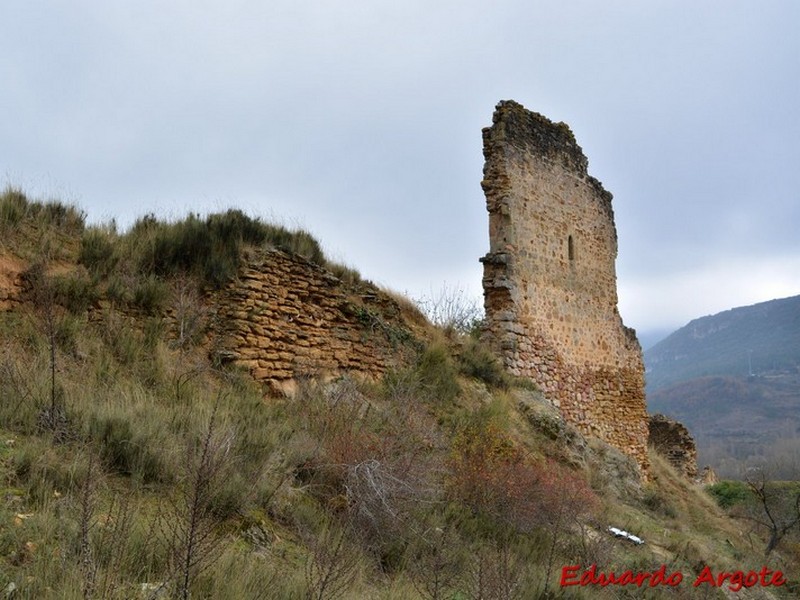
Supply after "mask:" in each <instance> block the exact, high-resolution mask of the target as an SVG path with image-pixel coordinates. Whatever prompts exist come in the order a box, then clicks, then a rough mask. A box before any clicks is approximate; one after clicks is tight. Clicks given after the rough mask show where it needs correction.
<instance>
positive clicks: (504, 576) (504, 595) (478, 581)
mask: <svg viewBox="0 0 800 600" xmlns="http://www.w3.org/2000/svg"><path fill="white" fill-rule="evenodd" d="M526 575H527V573H526V569H525V564H524V563H523V561H522V560H521V559H520V558H519V557H518V556H517V555H516V554H515V553H514V552H513V550H512V548H511V547H510V545H509V544H508V543H507V541H505V540H503V541H496V542H495V544H493V545H491V546H482V547H480V548H479V549H478V550H477V551H476V552H475V554H474V555H473V557H472V560H471V561H470V563H469V565H468V567H467V569H466V573H465V576H464V587H465V590H466V592H467V594H468V597H469V598H471V599H473V600H518V599H520V598H523V597H524V595H525V592H526V588H525V586H524V580H525V577H526Z"/></svg>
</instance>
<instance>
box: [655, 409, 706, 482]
mask: <svg viewBox="0 0 800 600" xmlns="http://www.w3.org/2000/svg"><path fill="white" fill-rule="evenodd" d="M650 445H651V446H653V447H654V448H655V449H656V451H657V452H658V453H659V454H661V455H662V456H664V457H666V459H667V460H668V461H669V462H670V464H671V465H672V466H673V467H675V469H676V470H677V471H678V472H679V473H683V474H684V475H686V477H687V478H688V479H691V480H694V479H696V478H697V447H696V445H695V443H694V438H693V437H692V436H691V434H690V433H689V430H688V429H686V426H684V425H683V423H679V422H678V421H673V420H672V419H669V418H667V417H665V416H664V415H653V416H651V417H650ZM706 468H708V467H706ZM705 473H706V472H705V471H704V476H705ZM711 475H713V471H711ZM711 475H708V477H711Z"/></svg>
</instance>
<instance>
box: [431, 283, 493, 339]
mask: <svg viewBox="0 0 800 600" xmlns="http://www.w3.org/2000/svg"><path fill="white" fill-rule="evenodd" d="M416 303H417V306H419V308H420V310H421V311H422V312H423V313H424V314H425V316H426V317H428V320H429V321H430V322H431V323H433V324H434V325H436V326H437V327H441V328H442V329H444V330H446V331H453V332H455V333H459V334H468V333H470V332H472V331H473V330H474V329H475V328H476V327H478V326H479V325H480V323H481V321H482V319H483V308H482V307H481V306H480V304H479V302H478V301H477V300H476V299H475V298H474V297H472V296H470V295H469V294H468V293H467V291H466V290H465V289H464V288H463V287H461V286H458V285H456V286H449V285H448V284H447V283H446V282H445V283H444V285H442V288H441V289H440V290H439V291H438V292H433V291H431V294H430V295H429V296H425V297H422V298H419V299H417V300H416Z"/></svg>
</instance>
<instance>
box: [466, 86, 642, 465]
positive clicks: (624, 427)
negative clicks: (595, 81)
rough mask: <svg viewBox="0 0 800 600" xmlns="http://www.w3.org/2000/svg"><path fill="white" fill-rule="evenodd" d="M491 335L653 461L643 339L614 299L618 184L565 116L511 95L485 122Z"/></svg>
mask: <svg viewBox="0 0 800 600" xmlns="http://www.w3.org/2000/svg"><path fill="white" fill-rule="evenodd" d="M483 152H484V157H485V165H484V177H483V181H482V182H481V184H482V187H483V190H484V193H485V195H486V207H487V209H488V211H489V244H490V248H489V253H488V254H487V255H486V256H485V257H483V258H482V259H481V262H482V263H483V265H484V277H483V287H484V304H485V309H486V319H487V327H486V332H485V336H486V339H487V341H488V342H489V343H490V345H492V347H494V348H495V350H496V351H497V352H498V353H499V354H500V356H502V358H503V361H504V363H505V365H506V368H507V369H508V370H509V371H510V372H511V373H513V374H515V375H518V376H522V377H527V378H530V379H532V380H533V381H534V382H536V383H537V384H538V385H539V386H540V387H541V389H542V390H543V391H544V392H545V394H546V395H547V397H548V398H549V399H550V400H551V401H552V402H553V403H554V404H555V405H556V406H557V407H558V408H559V409H560V410H561V413H562V414H563V416H564V418H565V419H566V420H567V421H568V422H570V423H572V424H574V425H575V426H577V427H578V429H579V430H580V431H581V432H582V433H584V434H586V435H593V436H595V437H598V438H600V439H602V440H604V441H606V442H608V443H609V444H611V445H612V446H614V447H616V448H618V449H620V450H621V451H622V452H624V453H626V454H628V455H629V456H631V457H633V458H634V459H635V460H636V462H637V463H638V464H639V466H640V468H641V469H642V470H643V471H644V472H646V470H647V466H648V459H647V435H648V429H647V414H646V410H645V395H644V366H643V362H642V353H641V347H640V346H639V343H638V341H637V339H636V335H635V333H634V332H633V330H631V329H628V328H626V327H625V326H624V325H623V323H622V319H621V318H620V315H619V312H618V310H617V288H616V270H615V260H616V256H617V235H616V228H615V225H614V214H613V210H612V207H611V194H610V193H609V192H607V191H605V190H604V189H603V187H602V185H601V184H600V182H599V181H597V180H596V179H595V178H593V177H591V176H589V174H588V172H587V165H588V161H587V159H586V157H585V156H584V154H583V151H582V150H581V148H580V146H578V144H577V143H576V141H575V138H574V136H573V135H572V132H571V131H570V130H569V128H568V127H567V126H566V125H565V124H563V123H553V122H551V121H550V120H548V119H547V118H545V117H543V116H541V115H539V114H537V113H534V112H531V111H528V110H526V109H525V108H524V107H522V106H521V105H520V104H517V103H516V102H513V101H503V102H500V103H499V104H498V105H497V108H496V110H495V113H494V117H493V123H492V126H491V127H488V128H486V129H484V130H483Z"/></svg>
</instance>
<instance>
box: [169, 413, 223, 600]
mask: <svg viewBox="0 0 800 600" xmlns="http://www.w3.org/2000/svg"><path fill="white" fill-rule="evenodd" d="M219 402H220V398H219V397H217V399H216V401H215V403H214V407H213V409H212V412H211V415H210V417H209V419H208V424H207V426H206V428H205V431H204V433H203V436H202V438H201V439H200V440H197V442H195V443H189V444H188V446H187V453H186V460H185V463H184V473H183V477H182V478H181V481H180V484H179V491H178V493H177V495H176V496H175V497H173V498H171V499H170V500H169V504H170V510H167V511H166V512H165V513H164V514H163V515H162V519H161V533H162V537H163V538H164V539H165V541H166V543H167V545H168V547H169V550H170V557H171V565H170V566H171V578H173V579H174V581H175V584H174V585H175V591H176V594H177V596H178V597H179V598H182V599H183V600H187V599H188V598H189V589H190V587H191V584H192V582H193V581H194V579H195V578H196V577H197V575H199V574H200V573H201V572H202V571H203V570H205V569H206V568H208V567H209V566H210V565H211V564H213V562H214V561H215V560H216V559H217V558H218V557H219V554H220V551H221V542H222V539H223V538H222V536H221V534H220V532H219V524H218V521H217V519H216V517H215V515H214V511H213V507H214V499H215V497H216V495H217V493H218V492H219V489H220V487H221V485H222V483H223V481H224V479H225V476H226V474H227V470H228V466H229V462H230V460H231V456H230V453H231V447H232V444H233V436H232V434H229V433H225V432H222V431H220V430H219V427H218V423H217V411H218V408H219Z"/></svg>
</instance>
